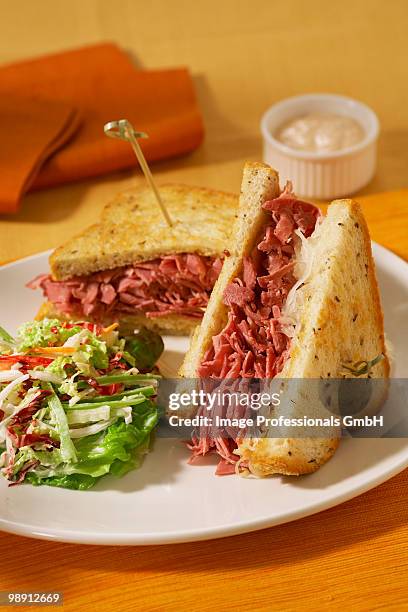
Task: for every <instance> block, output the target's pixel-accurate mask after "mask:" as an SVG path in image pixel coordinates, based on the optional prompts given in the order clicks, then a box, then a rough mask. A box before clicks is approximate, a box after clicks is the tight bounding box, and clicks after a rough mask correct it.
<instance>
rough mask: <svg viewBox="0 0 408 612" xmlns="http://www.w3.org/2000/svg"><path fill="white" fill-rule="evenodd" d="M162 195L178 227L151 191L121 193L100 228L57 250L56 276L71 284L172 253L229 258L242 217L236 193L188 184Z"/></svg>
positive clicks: (52, 261) (162, 190)
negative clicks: (164, 214) (168, 220)
mask: <svg viewBox="0 0 408 612" xmlns="http://www.w3.org/2000/svg"><path fill="white" fill-rule="evenodd" d="M160 194H161V197H162V199H163V201H164V203H165V205H166V207H167V210H168V212H169V214H170V217H171V219H172V221H173V227H171V228H169V227H168V226H167V224H166V222H165V220H164V219H163V217H162V215H161V212H160V209H159V207H158V205H157V203H156V201H155V199H154V196H153V193H152V191H151V189H148V188H145V187H144V188H140V189H134V190H130V191H126V192H123V193H120V194H119V195H118V196H116V198H115V199H114V200H113V201H112V202H111V203H110V204H108V205H107V206H106V208H105V210H104V212H103V214H102V222H101V223H100V224H97V225H93V226H91V227H89V228H87V229H86V230H84V231H83V232H82V233H81V234H79V235H78V236H76V237H74V238H72V239H70V240H69V241H68V242H66V243H65V244H64V245H63V246H61V247H59V248H58V249H56V250H55V251H54V253H53V254H52V255H51V257H50V266H51V272H52V275H53V277H54V278H55V279H56V280H68V279H70V278H72V277H74V276H87V275H89V274H92V273H93V272H98V271H100V270H108V269H112V268H116V267H118V266H125V265H130V264H132V263H135V262H138V261H148V260H151V259H155V258H156V257H162V256H164V255H169V254H171V253H199V254H201V255H211V256H220V255H222V254H223V251H224V249H225V248H226V247H227V245H228V242H229V238H230V234H231V226H232V225H233V223H234V221H235V218H236V214H237V203H238V199H237V197H236V196H235V195H233V194H230V193H224V192H222V191H215V190H211V189H203V188H199V187H188V186H185V185H162V186H161V187H160Z"/></svg>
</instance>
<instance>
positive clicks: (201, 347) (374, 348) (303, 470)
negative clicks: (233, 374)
mask: <svg viewBox="0 0 408 612" xmlns="http://www.w3.org/2000/svg"><path fill="white" fill-rule="evenodd" d="M268 176H269V177H271V178H270V179H269V180H268V179H267V177H268ZM272 177H273V178H272ZM269 181H272V182H273V183H274V184H276V185H277V175H276V173H275V172H274V171H273V170H272V169H271V168H268V167H267V166H265V165H263V164H261V165H259V164H251V165H247V166H246V167H245V170H244V177H243V183H242V192H241V199H240V205H239V219H238V221H237V224H236V227H235V232H234V236H233V239H232V241H233V244H234V245H235V247H232V249H231V250H232V256H231V259H230V261H229V262H228V266H227V265H224V269H223V271H222V273H221V275H220V277H219V279H218V281H217V284H216V286H215V288H214V290H213V293H212V296H211V299H210V302H209V304H208V307H207V310H206V313H205V316H204V319H203V321H202V324H201V326H200V327H199V328H197V330H196V332H195V334H194V337H193V341H192V343H191V347H190V350H189V352H188V353H187V355H186V359H185V362H184V364H183V366H182V368H181V374H182V375H183V376H185V377H190V378H193V377H194V376H196V375H197V368H198V366H199V365H200V363H201V361H202V359H203V356H204V354H205V353H206V351H207V349H208V348H209V346H210V344H211V342H212V337H213V336H214V335H216V334H218V333H219V332H220V331H221V329H222V327H223V325H224V324H225V322H226V318H227V308H226V306H225V305H224V304H223V302H222V296H223V293H224V289H225V287H226V286H227V285H228V283H229V282H230V281H231V280H232V279H233V278H235V277H236V276H237V275H238V274H239V273H240V272H241V269H242V258H243V257H244V256H245V255H246V254H248V253H250V252H251V250H252V248H253V246H254V245H255V244H256V241H257V239H258V233H259V230H260V228H261V227H262V224H263V222H264V219H265V217H264V214H265V213H263V211H262V210H261V205H262V203H263V202H264V201H266V200H268V199H271V198H272V197H276V195H277V192H276V188H277V187H276V188H275V191H271V189H270V182H269ZM247 211H250V222H248V219H247V217H246V216H245V213H246V212H247ZM309 240H311V241H312V242H311V246H312V251H313V260H312V261H313V263H312V267H311V273H310V275H309V277H308V279H307V282H305V284H304V286H303V287H302V288H301V289H299V291H298V293H299V295H298V297H297V311H298V312H299V313H300V316H299V319H298V323H297V326H296V334H295V337H294V338H293V340H292V345H291V356H290V359H289V360H288V361H287V363H286V364H285V367H284V370H283V371H282V373H281V374H280V378H282V379H291V380H298V381H299V385H298V386H296V385H295V393H296V396H295V399H294V397H293V395H291V396H289V397H287V401H286V403H285V402H284V405H283V406H282V407H281V408H280V409H276V410H275V412H274V414H273V416H279V413H280V412H281V413H284V414H285V416H289V417H297V416H300V415H303V414H307V415H308V416H314V415H316V416H317V415H318V416H321V414H322V406H321V405H320V398H319V397H317V396H315V397H311V395H310V388H311V386H310V385H309V386H308V384H307V382H305V381H307V379H320V378H323V379H329V378H339V377H342V376H344V371H345V369H344V366H345V365H347V364H348V365H351V364H353V363H355V362H357V361H363V360H372V359H374V358H375V357H376V356H377V355H380V354H383V355H384V357H383V359H382V360H381V361H380V362H379V363H378V364H377V365H375V366H374V367H373V368H372V371H371V372H370V376H372V377H376V378H383V379H385V381H386V379H387V378H388V376H389V362H388V358H387V356H386V349H385V344H384V329H383V315H382V310H381V304H380V298H379V292H378V286H377V282H376V277H375V268H374V262H373V258H372V253H371V244H370V238H369V234H368V229H367V225H366V222H365V219H364V217H363V214H362V212H361V209H360V207H359V205H358V204H357V203H355V202H353V201H351V200H339V201H336V202H333V203H332V205H331V206H330V207H329V210H328V214H327V216H326V218H325V219H324V221H323V222H322V223H321V224H320V225H319V226H318V227H317V229H316V231H315V233H314V234H313V237H312V238H311V239H309ZM282 384H283V382H282ZM291 389H292V388H291ZM378 389H379V391H378V393H377V395H376V396H375V397H373V398H372V400H371V401H370V406H369V410H370V412H371V413H374V412H375V411H377V410H378V409H379V407H380V406H381V404H382V402H383V401H384V399H385V396H386V393H387V384H386V382H385V383H384V386H383V387H381V386H379V387H378ZM291 394H293V390H291ZM291 400H293V401H291ZM325 416H328V415H327V414H326V415H325ZM338 443H339V440H338V431H337V430H330V431H329V434H328V436H327V437H324V438H318V437H316V438H310V437H309V438H296V439H294V438H289V437H281V438H268V437H265V438H261V439H259V440H248V439H246V440H243V441H242V442H241V443H239V445H238V450H237V452H238V454H239V455H240V457H241V459H242V460H243V461H245V462H246V463H247V465H248V466H249V469H250V471H251V472H252V473H254V474H256V475H258V476H267V475H270V474H285V475H300V474H308V473H311V472H314V471H316V470H317V469H318V468H319V467H320V466H321V465H323V464H324V463H325V462H326V461H327V460H328V459H330V457H331V456H332V455H333V454H334V452H335V450H336V448H337V446H338Z"/></svg>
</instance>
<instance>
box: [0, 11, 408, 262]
mask: <svg viewBox="0 0 408 612" xmlns="http://www.w3.org/2000/svg"><path fill="white" fill-rule="evenodd" d="M0 8H1V30H0V62H3V63H6V62H12V61H15V60H18V59H23V58H27V57H33V56H38V55H41V54H45V53H50V52H55V51H59V50H62V49H67V48H71V47H76V46H79V45H84V44H90V43H95V42H99V41H106V40H113V41H115V42H117V43H118V44H120V45H121V47H122V48H124V49H125V50H127V51H128V52H130V53H131V54H132V57H133V58H134V60H135V62H136V63H137V64H138V65H139V66H140V67H145V68H156V67H165V66H176V65H188V66H189V67H190V69H191V71H192V73H193V75H194V78H195V83H196V88H197V93H198V96H199V100H200V105H201V108H202V111H203V114H204V118H205V123H206V129H207V138H206V142H205V144H204V145H203V147H201V148H200V150H198V151H197V152H195V153H194V154H193V155H191V156H189V157H187V158H184V159H182V160H174V161H170V162H166V163H161V164H158V165H156V166H155V167H154V171H155V174H156V175H157V176H158V178H159V179H160V180H182V181H184V182H187V183H196V184H203V185H208V186H210V187H218V188H225V189H230V190H238V188H239V183H240V175H241V170H242V164H243V161H244V160H245V159H256V158H258V159H259V158H260V157H261V139H260V135H259V127H258V126H259V120H260V117H261V115H262V113H263V111H264V110H265V109H266V108H267V107H268V106H269V105H270V104H272V103H273V102H275V101H277V100H278V99H280V98H283V97H286V96H290V95H295V94H298V93H305V92H313V91H327V92H337V93H342V94H346V95H350V96H353V97H355V98H358V99H360V100H362V101H363V102H366V103H367V104H369V105H370V106H371V107H373V108H374V110H375V111H376V112H377V114H378V115H379V118H380V122H381V128H382V131H381V138H380V145H379V166H378V172H377V175H376V177H375V179H374V180H373V182H372V183H371V184H370V185H369V186H368V187H367V188H366V189H365V190H364V192H363V193H373V192H378V191H385V190H390V189H398V188H401V187H406V186H408V178H407V171H408V34H407V32H408V1H407V0H389V1H388V2H384V1H383V0H365V1H363V0H354V1H353V0H342V1H339V0H332V1H328V0H235V1H234V0H218V1H217V0H207V1H203V0H197V1H194V2H192V1H186V0H146V1H141V0H35V1H33V0H19V2H14V3H11V2H9V1H8V0H0ZM107 69H109V66H107ZM139 127H140V129H143V126H139ZM132 180H134V178H130V175H129V174H122V175H120V176H116V177H113V178H112V177H109V178H107V179H104V180H103V181H94V182H92V181H89V182H87V183H86V184H80V185H74V186H67V187H61V188H59V189H54V190H52V192H41V193H36V194H30V195H29V196H27V197H26V198H25V200H24V202H23V207H22V211H21V213H19V215H17V217H14V218H13V219H10V220H9V221H7V227H8V229H9V230H11V231H13V228H14V227H15V225H16V224H17V226H18V227H16V240H17V241H19V240H21V239H20V238H19V237H18V236H17V232H18V234H20V233H21V228H22V227H25V228H26V229H30V228H31V227H32V224H33V223H34V224H35V225H36V230H38V231H37V234H36V236H37V238H38V239H34V243H35V244H31V245H30V247H29V248H28V246H26V245H24V244H23V243H22V242H21V243H19V249H18V254H19V255H20V254H25V253H26V252H33V251H35V250H40V249H43V248H44V247H45V246H54V244H58V242H59V241H60V239H61V237H62V236H63V235H66V233H67V232H71V229H72V230H73V231H74V230H75V228H76V227H77V226H78V224H80V225H84V224H85V223H87V222H91V221H94V219H95V214H96V212H97V211H98V210H99V209H100V207H101V206H102V204H103V203H104V201H105V200H106V198H109V197H110V196H111V195H112V194H113V193H114V192H115V191H116V190H117V189H118V188H120V187H122V186H126V185H129V184H131V181H132ZM137 180H141V179H140V178H139V179H137ZM50 201H51V202H53V203H54V206H53V211H51V212H50V205H49V204H50ZM56 201H58V204H57V205H55V202H56ZM44 221H47V222H48V224H49V227H54V231H53V232H52V235H50V236H49V237H48V238H47V234H48V232H46V231H45V228H44V227H38V226H37V224H38V223H40V224H42V223H43V222H44ZM50 224H51V225H50ZM52 224H54V226H53V225H52ZM61 224H62V225H61ZM60 230H61V231H60ZM38 232H39V233H38ZM71 233H72V232H71ZM1 256H2V253H1V252H0V257H1Z"/></svg>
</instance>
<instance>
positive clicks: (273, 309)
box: [190, 184, 320, 474]
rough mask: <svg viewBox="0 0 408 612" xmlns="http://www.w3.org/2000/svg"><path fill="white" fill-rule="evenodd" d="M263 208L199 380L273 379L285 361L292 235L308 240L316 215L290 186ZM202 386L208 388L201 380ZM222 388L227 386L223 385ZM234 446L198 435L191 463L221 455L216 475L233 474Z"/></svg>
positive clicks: (227, 295)
mask: <svg viewBox="0 0 408 612" xmlns="http://www.w3.org/2000/svg"><path fill="white" fill-rule="evenodd" d="M263 208H264V210H265V211H267V212H268V213H270V221H269V223H268V225H266V227H265V229H264V232H263V235H262V237H261V239H260V240H259V242H258V245H257V249H255V250H254V251H253V253H252V254H251V256H250V257H247V258H244V261H243V271H242V274H241V278H236V279H234V280H233V281H232V282H231V283H229V285H228V286H227V287H226V289H225V291H224V296H223V301H224V304H225V305H226V306H228V308H229V310H228V321H227V324H226V326H225V327H224V329H223V330H222V331H221V332H220V333H219V334H218V335H217V336H215V337H214V338H213V342H212V346H211V347H210V348H209V350H208V351H207V353H206V355H205V357H204V359H203V361H202V363H201V366H200V368H199V369H198V372H197V374H198V376H199V377H200V378H202V379H208V378H212V379H229V380H231V379H232V380H233V379H237V378H240V379H241V378H242V379H245V378H274V377H275V376H276V375H277V374H279V372H281V371H282V368H283V366H284V364H285V361H286V359H287V358H288V357H289V349H290V341H291V340H290V338H289V337H288V336H287V335H286V334H285V332H284V331H283V327H282V324H281V320H280V319H281V310H282V308H283V306H284V304H285V301H286V298H287V296H288V293H289V291H290V290H291V288H292V287H293V286H294V284H295V282H296V279H295V277H294V274H293V268H294V265H295V245H296V242H297V241H299V240H300V238H299V237H298V236H297V235H296V234H295V231H296V230H298V229H299V230H300V231H301V232H302V233H303V234H304V236H306V237H309V236H310V235H311V234H312V232H313V231H314V228H315V225H316V221H317V219H318V217H319V215H320V212H319V210H318V209H317V208H316V207H315V206H313V205H312V204H309V203H307V202H302V201H301V200H298V199H296V197H295V196H294V194H293V193H292V189H291V185H290V184H288V185H287V187H286V188H285V190H284V191H283V192H282V194H281V195H280V196H279V198H276V199H274V200H271V201H269V202H265V203H264V205H263ZM237 382H238V381H237ZM202 384H203V386H204V387H205V386H206V382H205V381H203V383H202ZM220 384H224V385H225V381H224V382H223V383H220ZM204 409H205V407H204ZM223 416H225V414H224V415H223ZM241 416H242V415H241ZM234 448H236V443H235V441H234V440H231V438H230V437H225V438H224V437H223V436H222V433H221V432H219V431H217V432H216V435H215V436H209V435H208V432H203V431H200V432H199V433H198V435H197V437H194V438H193V441H192V444H191V445H190V449H191V450H192V453H193V458H192V462H194V458H195V457H198V456H200V455H204V454H206V453H208V452H211V451H215V452H217V453H218V454H219V455H220V457H221V463H220V466H219V469H218V471H217V473H218V474H225V473H227V472H231V471H234V470H233V467H231V469H230V470H228V469H226V466H225V464H226V463H227V464H228V463H229V464H230V465H231V466H234V465H235V463H236V461H237V460H238V457H237V456H236V455H235V454H234V453H233V450H234ZM227 451H228V452H227Z"/></svg>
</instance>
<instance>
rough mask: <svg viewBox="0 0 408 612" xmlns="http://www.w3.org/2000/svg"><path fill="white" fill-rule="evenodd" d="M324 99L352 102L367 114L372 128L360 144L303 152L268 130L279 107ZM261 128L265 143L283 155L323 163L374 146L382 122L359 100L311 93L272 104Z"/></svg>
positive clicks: (329, 94)
mask: <svg viewBox="0 0 408 612" xmlns="http://www.w3.org/2000/svg"><path fill="white" fill-rule="evenodd" d="M323 98H326V99H332V100H337V101H341V102H344V103H347V104H348V103H350V102H351V103H352V104H354V105H357V106H358V107H360V109H361V110H362V111H363V112H365V113H366V115H367V116H368V117H369V119H370V121H371V123H372V127H371V129H370V130H368V131H367V132H366V135H365V137H364V138H363V139H362V140H361V141H360V142H358V143H356V144H355V145H352V146H351V147H346V148H344V149H340V150H339V151H331V152H329V153H327V152H317V151H302V150H299V149H293V148H292V147H289V146H287V145H285V144H283V143H282V142H280V141H279V140H277V139H276V138H275V137H274V136H273V135H272V133H271V132H270V130H269V128H268V125H267V122H268V119H269V116H270V114H271V112H273V111H276V109H277V107H283V106H286V105H287V104H288V103H290V102H294V101H295V100H298V101H302V100H304V101H307V100H312V99H323ZM260 127H261V132H262V136H263V139H264V141H266V142H268V143H269V144H272V145H273V146H274V147H275V148H276V149H278V150H279V151H280V152H281V153H283V154H284V155H286V156H287V157H292V158H298V159H305V160H319V161H322V160H329V159H338V158H340V157H347V156H351V155H353V154H355V153H359V152H360V151H363V150H364V149H365V148H367V147H368V146H369V145H371V144H373V143H374V142H375V141H376V140H377V138H378V135H379V131H380V122H379V120H378V117H377V115H376V113H375V112H374V111H373V110H372V108H370V107H369V106H368V105H367V104H364V102H360V101H359V100H356V99H355V98H350V97H349V96H343V95H340V94H331V93H311V94H301V95H298V96H290V97H289V98H284V99H282V100H280V101H279V102H276V103H275V104H272V106H270V107H269V108H268V109H267V110H266V111H265V112H264V114H263V115H262V118H261V122H260Z"/></svg>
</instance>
